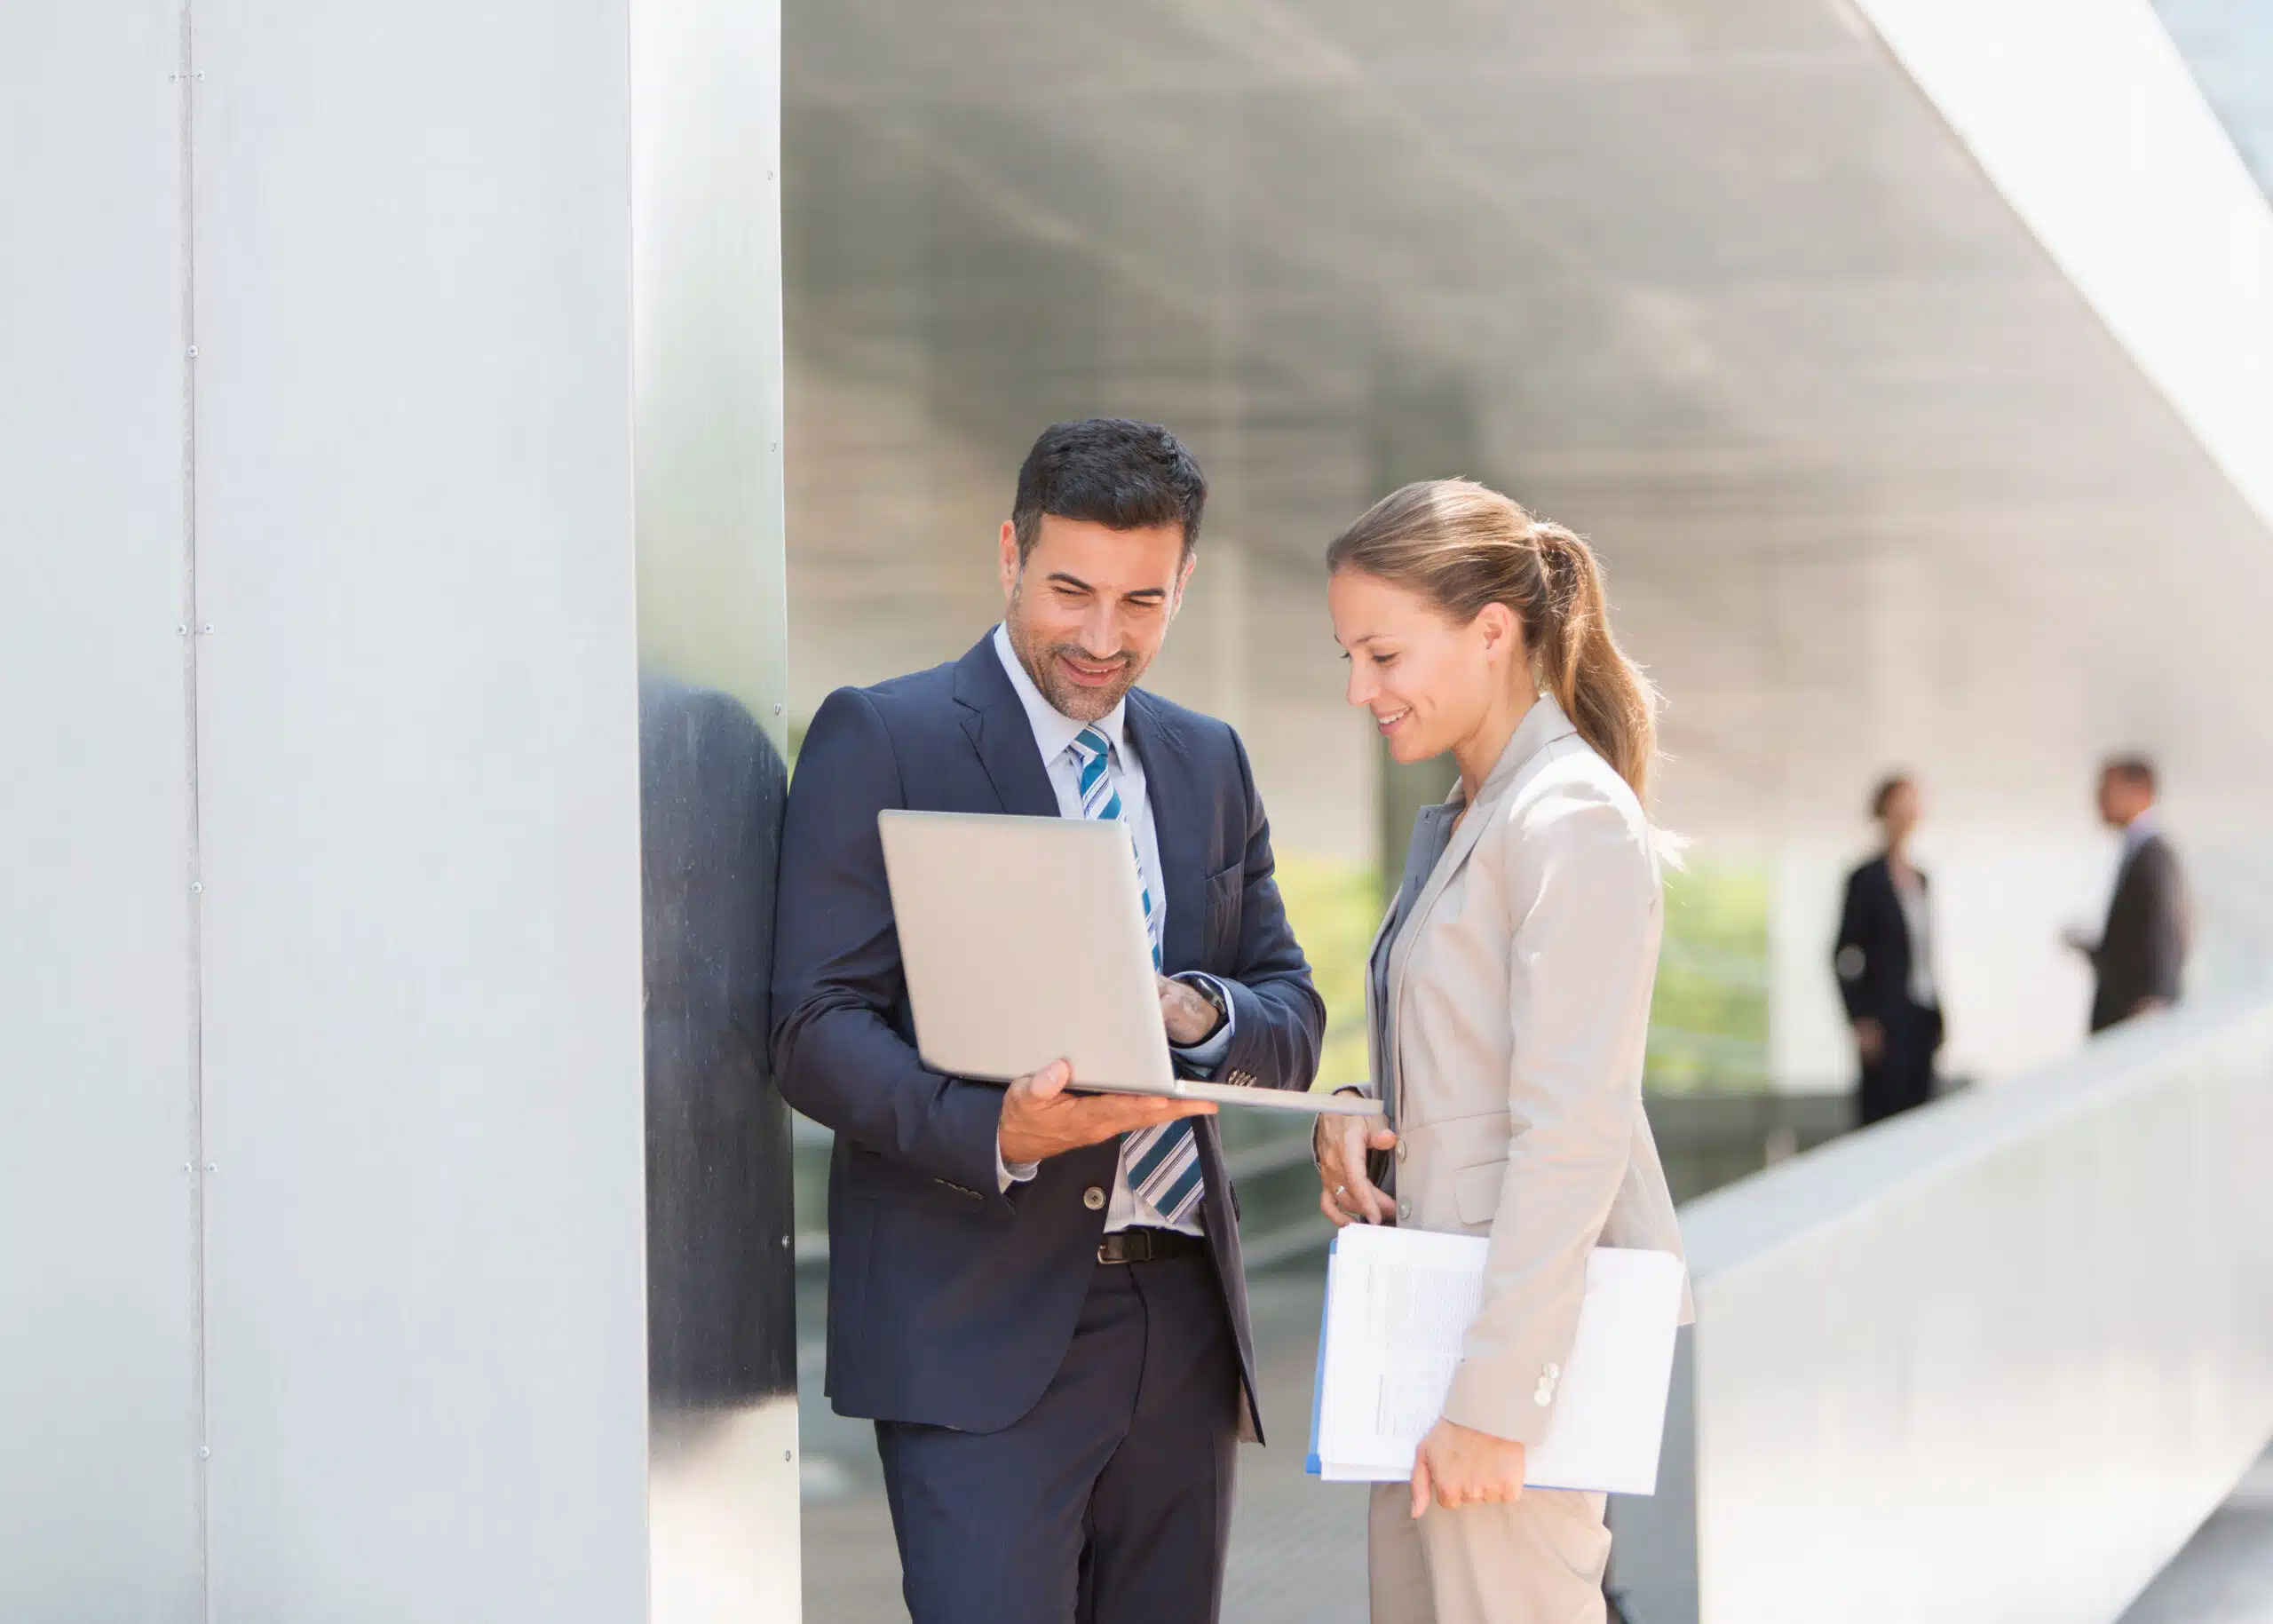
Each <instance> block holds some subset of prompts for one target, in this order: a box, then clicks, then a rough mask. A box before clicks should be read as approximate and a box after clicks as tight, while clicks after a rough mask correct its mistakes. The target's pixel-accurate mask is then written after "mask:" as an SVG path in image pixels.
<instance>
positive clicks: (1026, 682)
mask: <svg viewBox="0 0 2273 1624" xmlns="http://www.w3.org/2000/svg"><path fill="white" fill-rule="evenodd" d="M994 656H995V658H996V659H998V660H1000V661H1002V673H1003V675H1004V676H1006V677H1009V678H1010V687H1011V689H1012V691H1013V692H1015V693H1017V694H1018V703H1019V704H1021V705H1023V706H1024V707H1026V723H1027V725H1029V726H1031V727H1032V728H1033V729H1034V743H1035V744H1036V745H1038V746H1039V747H1041V758H1042V760H1043V761H1044V762H1045V763H1047V762H1052V761H1056V760H1057V758H1058V757H1060V756H1063V755H1064V754H1065V752H1066V751H1067V750H1068V749H1072V748H1073V741H1074V740H1075V739H1077V738H1079V737H1080V736H1081V730H1082V729H1083V728H1085V727H1094V728H1096V729H1097V732H1099V733H1103V734H1104V735H1105V741H1106V742H1107V743H1109V744H1111V745H1112V746H1113V754H1114V756H1116V757H1119V759H1120V760H1121V763H1122V764H1124V765H1125V764H1127V762H1128V760H1129V743H1128V739H1127V737H1126V733H1125V729H1126V727H1127V724H1128V720H1129V699H1128V696H1127V695H1126V694H1124V695H1122V696H1121V700H1120V701H1119V702H1117V703H1116V704H1115V705H1114V706H1113V709H1111V710H1108V711H1107V712H1105V715H1104V716H1102V717H1098V718H1097V720H1096V721H1094V722H1076V721H1075V720H1074V719H1073V717H1069V716H1067V715H1066V714H1065V712H1064V711H1062V710H1060V709H1057V706H1055V705H1053V704H1051V703H1050V702H1049V701H1048V700H1046V699H1044V698H1042V696H1041V689H1040V688H1037V687H1035V686H1034V678H1033V677H1031V676H1029V675H1027V673H1026V662H1025V661H1022V660H1020V659H1019V658H1018V650H1017V649H1015V648H1013V647H1011V646H1010V628H1009V627H1008V626H1002V625H998V626H996V627H995V628H994Z"/></svg>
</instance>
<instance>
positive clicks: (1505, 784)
mask: <svg viewBox="0 0 2273 1624" xmlns="http://www.w3.org/2000/svg"><path fill="white" fill-rule="evenodd" d="M1577 731H1578V729H1576V728H1574V727H1572V725H1571V719H1570V718H1569V717H1566V716H1564V714H1563V707H1562V706H1560V705H1558V704H1556V702H1555V701H1554V699H1553V698H1552V697H1551V696H1549V695H1548V694H1544V693H1542V694H1540V696H1539V698H1538V700H1537V701H1534V702H1533V703H1532V708H1531V709H1530V710H1529V711H1528V712H1526V713H1525V717H1524V719H1523V721H1522V722H1521V723H1520V724H1518V725H1517V728H1516V731H1515V733H1514V735H1513V736H1512V737H1510V738H1509V741H1508V743H1507V748H1506V749H1502V750H1501V752H1500V759H1499V761H1498V762H1496V763H1495V764H1493V768H1492V776H1491V777H1490V778H1489V779H1487V780H1485V785H1484V788H1483V791H1482V793H1480V794H1479V795H1478V796H1477V798H1476V803H1475V804H1474V805H1472V806H1470V807H1469V809H1468V813H1467V815H1466V816H1465V817H1463V818H1462V819H1461V820H1460V827H1459V828H1456V829H1454V830H1453V837H1452V842H1451V844H1448V845H1447V846H1445V854H1444V856H1442V857H1441V858H1439V859H1437V867H1436V869H1435V870H1434V872H1432V873H1431V874H1430V875H1429V883H1428V884H1426V885H1424V886H1422V888H1421V894H1420V895H1419V896H1418V897H1416V898H1414V900H1413V912H1412V913H1411V914H1410V915H1407V916H1406V922H1405V929H1404V930H1403V931H1400V932H1398V939H1397V945H1396V947H1394V948H1393V949H1392V950H1391V952H1390V961H1389V1001H1390V1009H1392V1010H1396V1011H1397V1018H1398V1022H1399V1024H1402V1023H1403V1021H1404V1019H1405V986H1406V972H1407V971H1408V970H1411V969H1412V967H1413V950H1414V947H1415V945H1416V944H1418V943H1419V941H1420V939H1421V932H1422V929H1423V928H1424V927H1425V926H1426V925H1427V923H1428V920H1429V915H1430V911H1431V910H1433V909H1434V908H1435V907H1436V906H1437V901H1438V900H1439V899H1441V898H1442V897H1443V896H1444V894H1445V887H1446V886H1448V885H1450V884H1451V883H1453V876H1454V875H1457V874H1459V873H1460V871H1461V868H1462V867H1464V866H1466V864H1467V862H1468V857H1469V852H1473V851H1475V850H1476V843H1477V840H1478V839H1479V838H1480V837H1481V836H1483V833H1484V831H1485V828H1486V827H1487V826H1489V825H1490V824H1491V823H1492V821H1493V820H1494V819H1495V818H1496V817H1497V816H1498V815H1499V811H1500V808H1501V806H1502V805H1503V804H1505V803H1506V801H1507V798H1508V796H1509V793H1510V792H1511V791H1512V790H1513V789H1514V788H1515V787H1516V782H1517V780H1518V779H1519V778H1520V777H1521V776H1522V773H1523V768H1524V765H1525V763H1527V762H1529V761H1530V760H1531V758H1532V757H1534V756H1536V755H1538V754H1539V753H1540V751H1541V750H1543V749H1546V748H1547V747H1548V745H1549V744H1551V743H1553V742H1554V741H1556V740H1557V739H1561V738H1564V737H1565V736H1567V735H1568V734H1571V733H1576V732H1577ZM1448 804H1449V803H1448Z"/></svg>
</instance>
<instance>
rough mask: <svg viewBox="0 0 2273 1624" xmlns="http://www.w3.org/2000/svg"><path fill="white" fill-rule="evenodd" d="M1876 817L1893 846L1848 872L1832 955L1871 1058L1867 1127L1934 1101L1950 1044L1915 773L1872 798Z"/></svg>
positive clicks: (1862, 1046) (1860, 1100)
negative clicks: (1937, 1056) (1914, 838)
mask: <svg viewBox="0 0 2273 1624" xmlns="http://www.w3.org/2000/svg"><path fill="white" fill-rule="evenodd" d="M1871 815H1872V816H1873V817H1874V818H1876V819H1877V820H1878V821H1879V827H1880V828H1881V829H1883V830H1884V831H1885V832H1886V850H1885V852H1884V853H1883V854H1881V856H1878V857H1874V858H1873V859H1872V860H1870V861H1869V862H1867V863H1865V864H1864V865H1863V866H1862V867H1859V868H1857V869H1856V870H1855V872H1854V873H1852V874H1850V875H1848V876H1847V906H1846V907H1845V908H1844V909H1842V910H1841V915H1840V920H1839V946H1838V947H1837V949H1836V950H1835V952H1834V953H1833V958H1832V965H1833V969H1834V970H1837V971H1838V974H1839V992H1840V995H1841V997H1842V998H1844V999H1845V1000H1846V1001H1847V1018H1848V1020H1849V1021H1850V1022H1851V1023H1852V1024H1853V1026H1854V1028H1855V1052H1856V1055H1857V1058H1860V1060H1861V1061H1862V1071H1863V1075H1862V1081H1861V1083H1860V1085H1859V1086H1858V1088H1857V1105H1858V1109H1857V1116H1858V1118H1859V1119H1860V1122H1861V1125H1862V1126H1864V1127H1865V1128H1867V1127H1869V1126H1870V1125H1871V1124H1872V1123H1873V1122H1876V1121H1883V1120H1884V1119H1885V1118H1887V1117H1890V1116H1892V1115H1894V1114H1895V1113H1897V1112H1901V1111H1907V1110H1909V1109H1910V1108H1911V1107H1912V1106H1913V1105H1924V1104H1925V1103H1926V1102H1927V1101H1928V1100H1929V1099H1931V1098H1933V1097H1934V1053H1935V1051H1936V1050H1938V1049H1940V1048H1941V1046H1942V1008H1941V996H1940V994H1939V993H1938V992H1937V990H1936V987H1935V985H1934V929H1933V910H1932V907H1931V906H1930V904H1929V903H1928V899H1927V891H1926V876H1925V875H1922V874H1921V873H1920V872H1919V871H1918V869H1917V867H1916V866H1915V865H1914V864H1913V863H1912V862H1911V860H1910V852H1909V848H1910V836H1911V833H1912V831H1913V830H1914V829H1916V828H1917V827H1918V816H1919V803H1918V786H1917V785H1916V784H1915V783H1913V781H1912V780H1910V779H1909V778H1908V777H1906V776H1897V777H1894V778H1889V779H1888V780H1886V781H1885V782H1884V783H1882V784H1881V785H1880V786H1879V788H1878V793H1877V794H1875V795H1874V796H1872V797H1871Z"/></svg>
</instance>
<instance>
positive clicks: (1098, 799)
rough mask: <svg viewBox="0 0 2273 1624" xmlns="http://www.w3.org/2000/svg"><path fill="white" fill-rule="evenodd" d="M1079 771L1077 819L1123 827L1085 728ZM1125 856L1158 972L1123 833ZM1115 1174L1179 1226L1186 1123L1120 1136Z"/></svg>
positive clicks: (1155, 928) (1188, 1201) (1132, 848)
mask: <svg viewBox="0 0 2273 1624" xmlns="http://www.w3.org/2000/svg"><path fill="white" fill-rule="evenodd" d="M1067 753H1068V754H1069V755H1071V756H1072V757H1073V764H1074V765H1075V767H1076V768H1077V769H1078V770H1079V772H1080V776H1081V816H1083V817H1084V818H1096V819H1106V818H1110V819H1112V820H1113V821H1114V822H1116V823H1119V824H1120V825H1121V827H1122V828H1129V820H1128V818H1127V817H1126V816H1125V815H1124V814H1123V812H1122V809H1121V789H1120V787H1119V786H1118V785H1117V784H1115V783H1114V782H1113V761H1112V755H1113V748H1112V746H1111V745H1110V744H1108V743H1107V742H1106V741H1105V735H1104V734H1103V733H1099V732H1098V731H1097V729H1096V728H1094V727H1085V728H1083V729H1082V730H1081V733H1080V734H1079V735H1078V736H1077V737H1076V738H1075V739H1074V741H1073V743H1072V744H1071V745H1070V746H1068V747H1067ZM1129 860H1131V861H1132V862H1136V863H1137V894H1138V896H1139V897H1140V898H1141V899H1142V900H1143V904H1144V934H1145V935H1146V936H1147V937H1148V938H1150V939H1151V941H1152V968H1153V969H1154V970H1158V969H1160V925H1161V923H1162V919H1163V915H1164V909H1163V908H1162V907H1161V906H1160V902H1158V901H1156V900H1155V899H1154V898H1153V896H1152V886H1151V885H1150V884H1148V883H1146V882H1145V879H1144V863H1143V862H1142V861H1141V860H1138V859H1137V832H1136V830H1135V829H1133V828H1129ZM1121 1171H1122V1173H1123V1174H1124V1175H1126V1176H1127V1177H1128V1180H1129V1189H1130V1191H1131V1192H1134V1193H1135V1194H1136V1195H1137V1199H1138V1200H1142V1201H1144V1202H1146V1203H1147V1204H1149V1205H1150V1206H1151V1207H1152V1210H1153V1211H1154V1212H1157V1213H1159V1214H1160V1216H1161V1217H1162V1218H1163V1219H1165V1220H1166V1221H1167V1222H1168V1223H1169V1224H1181V1223H1183V1222H1184V1220H1185V1218H1187V1217H1188V1216H1191V1214H1192V1212H1194V1211H1195V1210H1197V1208H1199V1206H1200V1183H1201V1179H1200V1142H1199V1140H1198V1138H1197V1137H1195V1136H1194V1135H1193V1133H1192V1122H1191V1120H1190V1119H1189V1118H1185V1117H1179V1118H1177V1119H1176V1121H1173V1122H1163V1123H1161V1124H1160V1126H1159V1127H1157V1128H1146V1129H1140V1130H1139V1131H1137V1132H1136V1133H1132V1134H1128V1135H1125V1136H1123V1137H1122V1138H1121Z"/></svg>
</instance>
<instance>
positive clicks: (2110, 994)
mask: <svg viewBox="0 0 2273 1624" xmlns="http://www.w3.org/2000/svg"><path fill="white" fill-rule="evenodd" d="M2099 815H2100V818H2101V820H2103V821H2104V822H2105V823H2106V824H2107V826H2108V827H2109V828H2112V829H2118V830H2120V831H2121V832H2122V836H2123V860H2122V865H2121V867H2119V868H2118V869H2117V870H2116V873H2115V892H2114V895H2112V896H2111V897H2110V898H2109V899H2108V904H2107V923H2106V924H2105V926H2104V927H2103V928H2102V930H2101V931H2100V933H2099V939H2098V940H2096V941H2094V940H2093V939H2091V938H2090V936H2089V935H2087V934H2086V933H2084V932H2080V931H2071V933H2070V934H2069V936H2068V938H2067V940H2068V945H2069V946H2070V947H2073V948H2075V949H2076V950H2077V951H2078V952H2079V953H2081V954H2082V955H2084V956H2085V957H2087V958H2088V959H2089V960H2091V962H2092V977H2093V982H2094V985H2093V989H2092V1030H2093V1032H2095V1033H2100V1032H2104V1031H2106V1030H2107V1029H2108V1028H2109V1027H2110V1026H2116V1025H2119V1023H2121V1022H2123V1021H2126V1020H2130V1019H2132V1018H2134V1017H2135V1016H2140V1015H2145V1014H2149V1013H2150V1012H2151V1011H2153V1010H2160V1009H2166V1008H2167V1007H2169V1006H2170V1005H2172V1004H2174V1003H2176V1002H2178V989H2179V982H2180V980H2181V979H2182V977H2183V975H2184V973H2185V970H2186V953H2187V947H2188V945H2189V939H2190V936H2191V934H2192V931H2191V928H2190V923H2189V920H2188V909H2187V900H2186V877H2185V875H2184V874H2183V873H2182V871H2181V870H2180V868H2179V865H2178V853H2177V852H2174V851H2173V850H2172V849H2171V844H2170V842H2169V841H2168V840H2166V839H2165V838H2164V837H2163V829H2162V817H2161V813H2160V812H2159V809H2158V807H2157V806H2156V804H2155V768H2154V764H2153V763H2152V762H2150V761H2149V760H2147V759H2146V758H2145V757H2141V756H2119V757H2115V758H2114V759H2113V760H2111V761H2110V762H2108V763H2107V764H2105V765H2103V767H2101V768H2100V773H2099Z"/></svg>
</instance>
